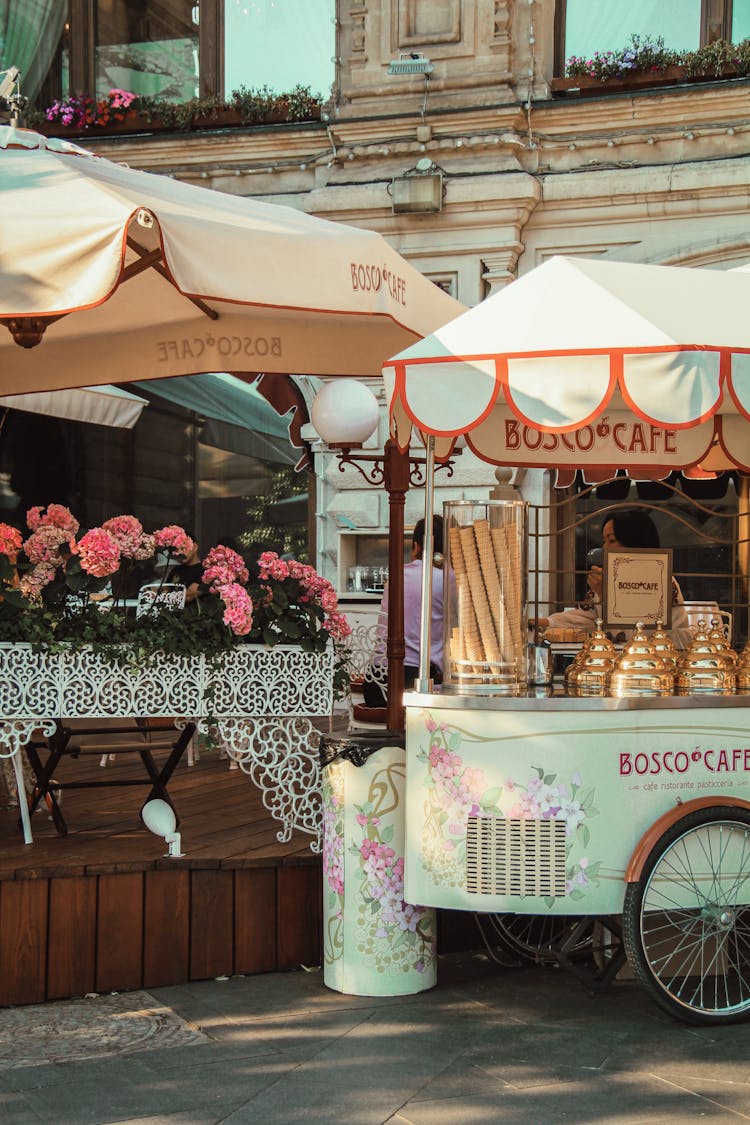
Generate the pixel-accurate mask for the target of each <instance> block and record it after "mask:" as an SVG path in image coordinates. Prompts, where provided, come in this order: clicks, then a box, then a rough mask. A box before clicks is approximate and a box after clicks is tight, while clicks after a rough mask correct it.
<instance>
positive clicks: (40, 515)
mask: <svg viewBox="0 0 750 1125" xmlns="http://www.w3.org/2000/svg"><path fill="white" fill-rule="evenodd" d="M26 525H27V527H28V528H29V531H37V530H38V529H39V528H40V527H58V528H60V529H61V530H62V531H65V532H66V533H67V536H66V537H67V538H68V539H72V538H73V536H74V535H75V534H76V533H77V532H78V528H79V527H80V524H79V523H78V520H77V519H76V518H75V516H74V515H73V513H72V512H71V510H70V508H66V507H65V505H64V504H48V505H47V508H46V509H45V508H43V507H42V506H41V505H37V506H36V507H35V508H29V510H28V512H27V513H26Z"/></svg>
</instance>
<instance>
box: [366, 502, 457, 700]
mask: <svg viewBox="0 0 750 1125" xmlns="http://www.w3.org/2000/svg"><path fill="white" fill-rule="evenodd" d="M432 537H433V541H432V551H433V554H432V566H433V572H432V615H431V622H432V627H431V630H430V676H431V678H432V679H433V680H434V681H435V683H437V684H441V683H442V682H443V519H442V516H434V517H433V523H432ZM423 553H424V519H421V520H418V521H417V523H416V524H415V525H414V531H413V533H412V542H411V561H410V562H408V563H407V564H406V566H405V567H404V649H405V652H404V687H405V688H407V689H408V688H412V687H413V686H414V681H415V680H416V678H417V676H418V675H419V633H420V620H421V614H422V566H423ZM377 635H378V647H377V651H376V652H375V654H374V657H373V662H372V666H371V668H370V669H368V671H367V673H365V679H364V685H363V689H362V694H363V696H364V701H365V703H366V705H367V706H368V707H385V705H386V695H385V692H384V690H383V687H382V686H381V684H382V683H384V682H385V680H386V678H387V658H386V639H387V636H388V583H386V586H385V589H384V591H383V598H382V601H381V603H380V613H379V615H378V629H377Z"/></svg>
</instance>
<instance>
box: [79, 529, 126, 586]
mask: <svg viewBox="0 0 750 1125" xmlns="http://www.w3.org/2000/svg"><path fill="white" fill-rule="evenodd" d="M78 558H79V560H80V563H81V570H85V571H86V573H87V574H91V575H92V576H93V577H94V578H106V576H107V575H108V574H114V573H115V571H117V570H118V569H119V567H120V545H119V543H118V542H117V540H116V539H115V537H114V535H110V533H109V532H108V531H105V530H104V528H103V527H93V528H92V529H91V531H87V532H86V534H85V535H84V536H83V537H82V538H81V539H79V541H78Z"/></svg>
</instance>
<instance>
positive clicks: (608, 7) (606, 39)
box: [565, 0, 739, 59]
mask: <svg viewBox="0 0 750 1125" xmlns="http://www.w3.org/2000/svg"><path fill="white" fill-rule="evenodd" d="M737 6H738V8H739V5H737ZM633 34H636V35H640V36H641V37H642V38H645V37H647V36H648V37H650V38H651V39H655V38H656V37H657V36H661V37H662V38H663V39H664V45H665V47H670V48H672V49H673V50H675V51H687V50H695V49H696V48H697V47H699V46H700V35H701V3H700V0H631V2H630V3H628V4H622V3H620V2H619V0H618V2H614V3H613V2H612V0H610V2H609V3H606V2H600V3H598V4H592V3H591V0H567V4H566V8H565V58H566V59H569V58H570V57H571V55H577V56H579V57H580V56H583V57H584V58H587V59H590V58H592V57H593V55H594V53H595V52H596V51H599V53H600V54H603V53H605V52H606V51H617V50H619V49H621V48H623V47H626V46H627V45H628V43H629V42H630V37H631V35H633Z"/></svg>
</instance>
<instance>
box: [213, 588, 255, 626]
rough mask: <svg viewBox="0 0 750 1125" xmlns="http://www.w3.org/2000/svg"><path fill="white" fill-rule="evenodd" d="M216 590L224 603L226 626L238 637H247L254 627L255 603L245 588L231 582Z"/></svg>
mask: <svg viewBox="0 0 750 1125" xmlns="http://www.w3.org/2000/svg"><path fill="white" fill-rule="evenodd" d="M214 589H215V592H216V593H217V594H218V595H219V597H220V598H221V600H222V601H223V602H224V617H223V621H224V624H225V625H228V626H229V628H230V629H231V630H232V632H233V633H234V635H235V636H236V637H245V636H247V634H248V633H249V632H250V630H251V629H252V627H253V602H252V598H251V597H250V595H249V594H248V592H247V590H246V589H245V587H244V586H240V584H239V583H238V582H230V583H229V584H228V585H226V586H220V587H215V588H214Z"/></svg>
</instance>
